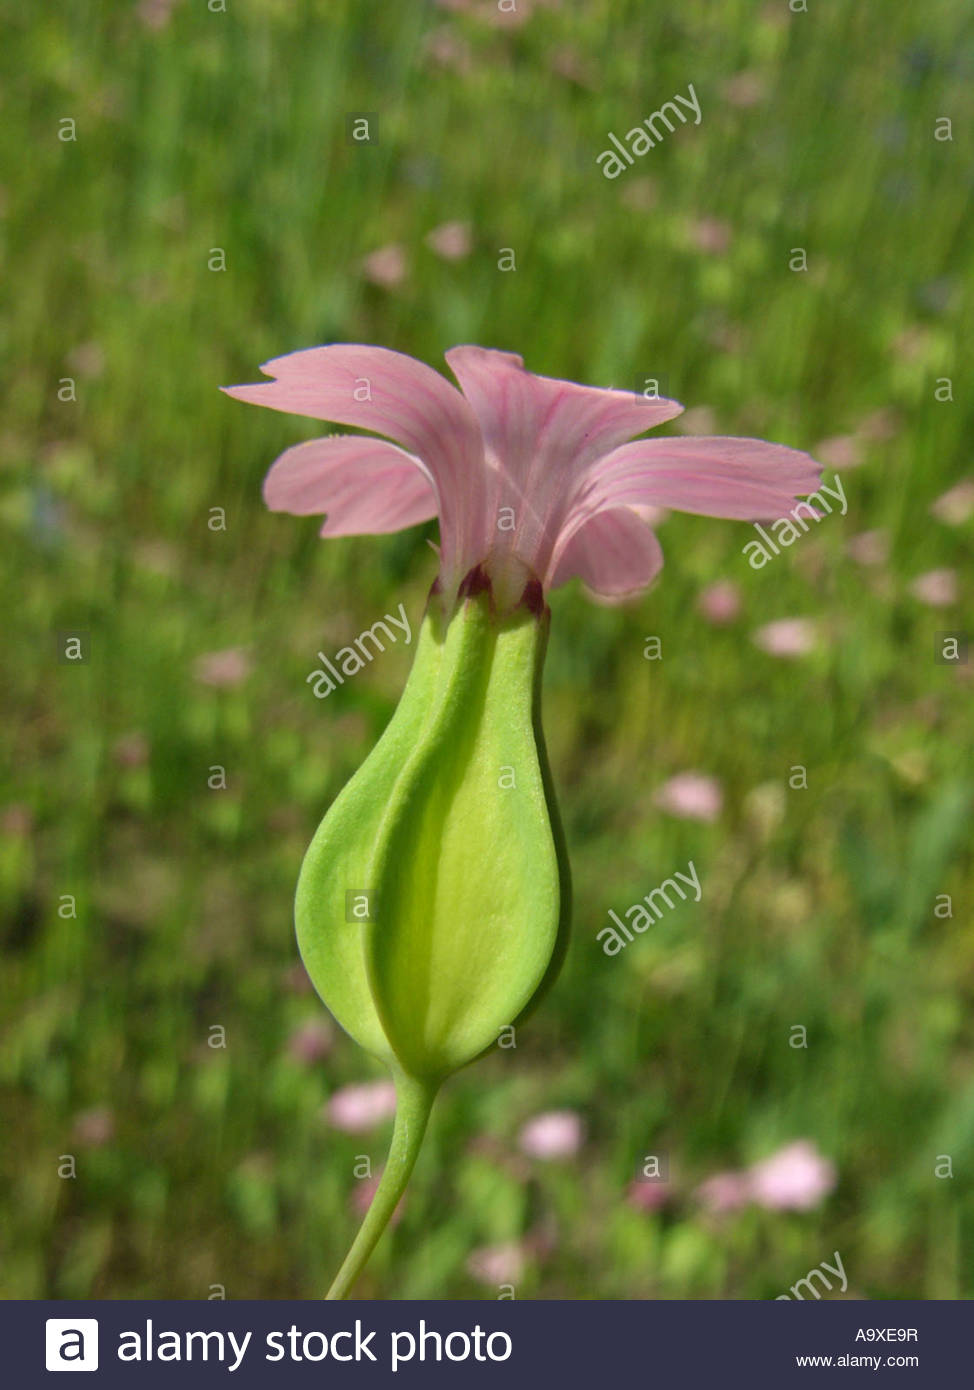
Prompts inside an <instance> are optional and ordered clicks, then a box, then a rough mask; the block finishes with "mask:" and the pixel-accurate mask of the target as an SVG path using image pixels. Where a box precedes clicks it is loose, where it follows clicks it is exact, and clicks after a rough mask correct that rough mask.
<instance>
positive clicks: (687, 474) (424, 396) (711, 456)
mask: <svg viewBox="0 0 974 1390" xmlns="http://www.w3.org/2000/svg"><path fill="white" fill-rule="evenodd" d="M446 358H447V362H448V364H449V366H450V369H451V371H452V372H453V374H454V376H455V377H456V379H457V381H458V382H459V383H460V387H461V390H457V389H456V388H455V387H453V386H451V385H450V384H449V383H448V382H447V381H446V380H445V378H444V377H442V376H440V375H439V373H438V372H435V371H433V369H432V368H431V367H428V366H426V364H425V363H423V362H418V361H416V359H415V358H412V357H407V356H405V355H404V354H402V353H398V352H391V351H390V350H389V349H387V348H379V347H365V346H361V345H358V344H344V343H335V344H333V345H331V346H329V347H319V348H310V349H308V350H307V351H303V352H294V353H291V354H290V356H287V357H278V358H275V359H274V360H273V361H272V362H268V363H266V364H265V365H264V368H263V371H264V372H265V374H266V375H267V376H270V377H272V378H273V380H271V381H269V382H260V383H257V384H254V385H247V386H232V387H228V388H226V390H227V394H228V395H231V396H234V397H236V398H237V399H238V400H243V401H248V402H250V403H251V404H254V405H265V406H269V407H270V408H271V409H273V410H282V411H286V412H289V413H291V414H297V415H308V416H311V417H312V418H314V419H320V420H330V421H335V422H337V423H340V424H343V425H351V426H353V427H355V428H358V429H364V430H370V431H372V434H371V435H369V436H362V435H355V436H349V435H331V436H328V437H326V438H323V439H313V440H309V441H307V442H306V443H303V444H298V445H296V446H294V447H293V448H291V449H288V450H287V451H286V453H284V454H283V455H282V456H281V457H280V458H279V459H278V460H277V462H276V463H275V464H274V465H273V467H272V468H271V471H270V473H269V474H268V476H267V479H266V481H265V484H264V498H265V500H266V502H267V504H268V506H269V507H270V508H271V509H272V510H274V511H289V512H293V513H296V514H297V515H299V516H307V515H312V516H315V515H317V516H320V515H322V514H324V515H325V516H326V518H327V519H326V521H325V523H324V525H323V526H322V529H321V534H322V535H325V536H345V535H362V534H369V533H371V534H382V533H384V532H389V531H399V530H402V529H404V528H405V527H407V526H414V525H417V524H418V523H419V522H422V521H428V520H429V519H430V518H431V517H433V516H439V520H440V575H439V581H440V589H441V591H444V599H445V601H446V602H450V601H451V600H452V598H453V597H454V596H455V595H456V594H458V593H459V590H460V585H461V584H462V583H463V582H464V580H465V579H466V578H467V577H468V576H470V578H471V582H474V580H475V579H477V580H479V581H480V582H482V581H483V579H484V578H485V577H486V579H488V580H489V581H490V583H491V585H492V587H493V592H494V596H495V598H496V599H497V600H498V603H499V604H500V606H501V608H502V609H503V608H506V607H509V606H514V605H516V604H517V603H518V602H519V601H521V600H522V599H523V600H524V601H525V602H528V603H529V604H531V603H537V602H539V601H541V600H542V598H543V595H544V594H545V593H546V592H547V591H548V590H549V589H553V588H557V587H558V586H559V585H560V584H564V583H565V582H566V581H567V580H569V579H572V578H574V577H579V578H581V579H582V580H583V581H584V583H585V584H586V585H587V586H588V587H589V588H590V589H592V590H593V591H594V592H595V593H597V594H602V595H604V596H608V597H613V596H619V595H624V594H630V593H636V592H638V591H639V590H641V589H645V588H646V587H647V586H648V585H649V584H650V583H651V582H652V580H653V579H654V578H655V577H656V575H657V574H658V573H659V570H660V568H661V566H662V563H663V556H662V551H661V549H660V545H659V542H658V540H657V539H656V536H655V534H654V532H653V531H652V529H651V528H650V527H649V526H647V525H646V523H645V522H644V521H643V519H642V518H641V516H640V515H639V513H638V511H637V510H636V509H637V508H639V507H646V506H652V507H665V508H672V509H674V510H677V511H685V512H693V513H697V514H700V515H704V516H720V517H728V518H736V519H739V520H742V521H758V520H764V521H769V520H771V521H773V520H778V519H781V518H783V517H786V516H787V515H788V514H789V513H790V511H791V508H792V507H793V506H794V500H795V498H796V497H798V496H802V495H805V494H807V493H809V492H811V491H813V490H814V488H815V487H816V486H817V484H818V479H819V467H818V465H817V464H816V463H815V462H814V460H813V459H811V458H810V457H809V456H808V454H805V453H802V452H801V451H799V450H797V449H791V448H787V447H786V446H784V445H781V444H768V443H765V442H764V441H763V440H759V439H746V438H736V437H728V436H718V437H704V438H700V437H698V436H691V437H681V438H668V439H667V438H663V439H641V438H635V437H634V436H637V435H642V434H645V432H646V431H647V430H649V429H652V428H654V427H655V426H657V425H661V424H664V423H665V422H666V421H667V420H671V419H673V418H674V417H675V416H677V415H679V414H680V412H681V410H682V406H680V405H679V404H678V403H677V402H676V401H671V400H667V399H665V398H653V397H644V396H639V395H637V394H636V393H635V392H632V391H617V390H612V389H602V388H599V387H592V386H579V385H577V384H576V383H575V382H572V381H561V380H558V379H556V378H553V377H544V376H537V375H535V374H534V373H532V372H529V371H527V370H526V369H525V366H524V363H523V361H522V359H521V358H520V357H518V356H517V355H516V354H515V353H511V352H500V351H496V350H494V349H490V348H481V347H456V348H452V349H451V350H450V351H449V352H448V353H447V354H446ZM375 435H386V436H387V437H388V438H389V439H393V440H395V441H396V443H390V442H387V440H384V439H377V438H375V437H374V436H375ZM503 522H507V523H509V524H506V525H505V524H501V523H503Z"/></svg>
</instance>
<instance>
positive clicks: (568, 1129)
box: [517, 1110, 582, 1158]
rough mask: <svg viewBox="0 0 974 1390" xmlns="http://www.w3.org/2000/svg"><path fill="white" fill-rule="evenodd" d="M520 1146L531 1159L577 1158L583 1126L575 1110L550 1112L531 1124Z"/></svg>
mask: <svg viewBox="0 0 974 1390" xmlns="http://www.w3.org/2000/svg"><path fill="white" fill-rule="evenodd" d="M517 1142H518V1147H519V1148H520V1149H521V1150H522V1152H524V1153H526V1154H527V1155H528V1157H529V1158H573V1157H574V1156H575V1154H577V1153H578V1150H579V1149H580V1148H581V1145H582V1122H581V1120H580V1119H579V1117H578V1115H576V1114H575V1111H574V1110H546V1111H545V1112H544V1113H543V1114H541V1115H535V1116H534V1118H533V1119H531V1120H528V1122H527V1124H525V1125H524V1126H523V1127H522V1129H521V1132H520V1134H519V1135H518V1141H517Z"/></svg>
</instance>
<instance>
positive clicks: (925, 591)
mask: <svg viewBox="0 0 974 1390" xmlns="http://www.w3.org/2000/svg"><path fill="white" fill-rule="evenodd" d="M910 593H911V594H912V595H913V597H914V598H915V599H919V600H920V602H921V603H925V604H927V605H928V607H930V608H949V607H950V605H951V604H952V603H956V602H957V575H956V573H955V572H954V571H953V570H947V569H943V570H928V571H927V573H926V574H920V575H918V576H917V577H916V579H914V581H913V583H912V584H911V585H910Z"/></svg>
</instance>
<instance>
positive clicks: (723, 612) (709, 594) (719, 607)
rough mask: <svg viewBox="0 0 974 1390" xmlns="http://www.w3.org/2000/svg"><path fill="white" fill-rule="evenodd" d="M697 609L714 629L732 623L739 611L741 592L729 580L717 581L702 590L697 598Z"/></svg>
mask: <svg viewBox="0 0 974 1390" xmlns="http://www.w3.org/2000/svg"><path fill="white" fill-rule="evenodd" d="M697 608H698V610H699V611H700V612H701V613H702V614H703V616H704V617H705V618H706V619H707V621H708V623H713V624H714V626H715V627H723V626H724V625H725V624H726V623H732V622H733V621H734V619H735V618H736V617H737V615H738V613H740V611H741V591H740V589H738V587H737V585H736V584H733V583H732V582H731V581H730V580H729V579H718V580H717V581H716V583H714V584H710V585H708V586H707V588H706V589H703V590H702V591H701V592H700V594H699V596H698V598H697Z"/></svg>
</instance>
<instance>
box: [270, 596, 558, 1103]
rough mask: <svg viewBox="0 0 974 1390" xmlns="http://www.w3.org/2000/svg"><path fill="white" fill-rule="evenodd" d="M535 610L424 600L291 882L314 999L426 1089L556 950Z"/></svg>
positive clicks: (539, 975)
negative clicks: (378, 713) (361, 756)
mask: <svg viewBox="0 0 974 1390" xmlns="http://www.w3.org/2000/svg"><path fill="white" fill-rule="evenodd" d="M536 609H537V605H535V606H534V609H533V610H532V608H531V606H529V605H525V606H523V607H519V608H517V609H515V610H514V611H513V612H507V613H505V614H503V615H498V613H497V612H496V610H495V608H494V605H493V600H492V595H491V593H490V590H489V587H488V588H486V589H483V590H481V591H480V592H479V593H477V594H476V595H474V596H469V597H466V598H463V599H461V600H460V602H459V604H458V605H457V607H456V608H455V610H454V611H453V613H452V614H451V615H449V616H448V617H447V616H446V615H444V614H443V612H442V610H441V608H440V606H439V604H438V602H436V601H435V600H433V601H431V603H430V607H429V611H428V613H427V615H426V617H425V619H424V621H423V624H422V628H421V630H420V635H419V639H418V643H417V651H416V658H415V662H414V665H413V670H412V672H411V674H410V677H409V681H408V683H407V685H406V689H405V691H404V692H403V696H402V699H401V700H400V703H399V706H398V708H397V710H396V713H395V715H394V716H393V718H392V720H391V721H390V723H389V725H388V727H387V729H386V730H385V732H384V733H383V735H382V737H381V739H380V740H379V742H378V744H377V745H376V747H375V748H374V750H373V751H372V753H371V754H370V755H369V757H368V758H367V759H366V761H365V763H363V765H362V767H361V768H360V769H359V771H358V772H357V773H356V774H355V776H354V777H353V778H352V780H351V781H350V782H349V783H348V784H347V786H346V787H345V788H344V790H343V791H342V792H341V793H340V795H339V796H338V798H337V799H336V801H335V802H334V803H333V805H332V806H331V807H330V809H329V811H328V813H327V815H326V816H325V818H324V820H323V821H322V823H321V825H320V826H319V828H318V831H317V833H316V835H315V837H314V840H313V841H312V843H311V846H310V848H309V850H308V852H307V855H306V856H305V860H304V864H303V866H302V870H301V876H300V879H299V882H298V889H297V899H296V908H295V913H296V922H297V933H298V944H299V946H300V950H301V955H302V958H303V960H304V963H305V966H306V967H307V970H308V974H309V975H310V977H311V980H312V982H313V983H314V986H315V988H316V989H317V991H318V993H319V994H320V995H321V998H322V999H323V1000H324V1002H325V1003H326V1004H327V1006H328V1008H329V1009H330V1010H331V1011H332V1013H333V1014H334V1015H335V1017H336V1018H337V1020H338V1022H339V1023H340V1024H341V1025H342V1027H343V1028H344V1029H345V1030H346V1031H347V1032H348V1033H350V1034H351V1036H352V1037H353V1038H355V1040H356V1041H357V1042H359V1043H360V1044H361V1045H362V1047H364V1048H366V1049H367V1050H368V1051H369V1052H371V1053H373V1054H374V1055H375V1056H376V1057H379V1058H381V1059H383V1060H384V1061H385V1062H386V1063H388V1065H389V1066H390V1067H391V1068H392V1070H393V1073H394V1074H395V1075H396V1076H397V1078H415V1079H416V1080H417V1081H419V1082H421V1083H422V1084H423V1086H424V1087H426V1088H427V1089H431V1088H433V1089H435V1087H437V1086H438V1084H439V1083H440V1082H441V1081H442V1080H443V1078H444V1077H446V1076H447V1075H449V1074H450V1073H451V1072H453V1071H456V1070H457V1069H458V1068H460V1067H462V1066H464V1065H465V1064H466V1063H467V1062H470V1061H472V1060H473V1059H474V1058H475V1057H477V1056H478V1055H479V1054H480V1053H482V1052H483V1051H485V1050H486V1049H488V1048H489V1047H491V1046H492V1045H493V1044H494V1043H496V1042H497V1040H498V1037H499V1035H500V1033H501V1031H502V1030H503V1029H504V1028H505V1027H506V1026H508V1025H510V1024H513V1023H514V1022H515V1021H516V1020H517V1019H518V1018H519V1017H520V1016H521V1015H522V1014H523V1013H524V1011H525V1010H526V1008H527V1007H528V1006H529V1005H530V1004H531V1003H532V1002H533V1000H534V999H535V997H536V996H537V994H538V993H539V990H540V988H541V987H542V985H543V984H547V983H548V982H549V981H550V979H552V978H553V976H554V974H555V972H556V971H557V967H558V964H559V963H560V958H561V954H562V949H563V946H564V938H565V934H566V931H567V925H568V915H569V902H568V898H569V889H568V883H569V880H568V867H567V859H566V856H565V854H564V850H563V846H562V839H561V831H560V828H559V825H558V816H557V809H556V807H555V804H554V797H553V794H552V790H551V783H550V777H549V773H548V767H547V761H546V757H545V751H544V742H543V736H542V733H541V726H540V708H539V706H540V682H541V669H542V663H543V660H544V650H545V644H546V640H547V631H548V613H547V610H544V611H543V612H542V613H541V614H540V615H539V614H538V612H537V611H536ZM366 910H367V914H368V920H367V921H363V920H361V914H364V913H365V912H366ZM356 914H360V915H356ZM349 917H351V920H348V919H349Z"/></svg>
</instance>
